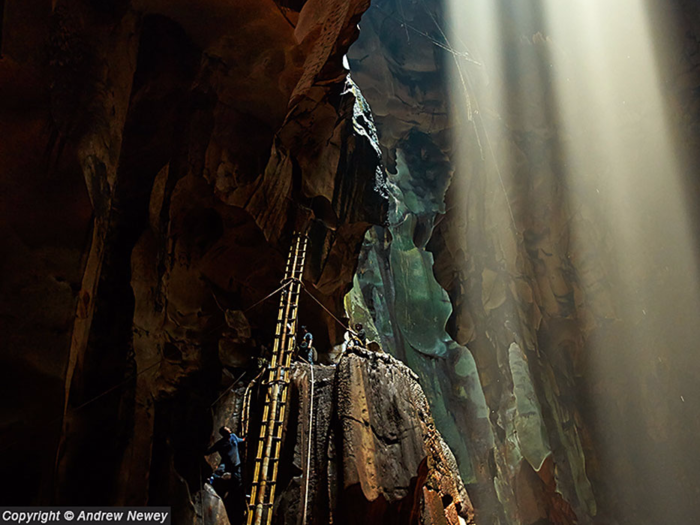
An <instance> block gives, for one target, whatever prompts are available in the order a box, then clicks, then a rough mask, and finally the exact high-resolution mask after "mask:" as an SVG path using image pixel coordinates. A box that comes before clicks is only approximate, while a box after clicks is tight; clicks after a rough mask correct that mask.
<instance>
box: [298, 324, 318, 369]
mask: <svg viewBox="0 0 700 525" xmlns="http://www.w3.org/2000/svg"><path fill="white" fill-rule="evenodd" d="M313 346H314V336H313V335H311V332H309V331H308V330H307V329H306V327H305V326H302V327H301V344H300V345H299V349H300V353H301V352H304V353H305V354H306V355H307V357H308V361H309V363H313V361H314V347H313Z"/></svg>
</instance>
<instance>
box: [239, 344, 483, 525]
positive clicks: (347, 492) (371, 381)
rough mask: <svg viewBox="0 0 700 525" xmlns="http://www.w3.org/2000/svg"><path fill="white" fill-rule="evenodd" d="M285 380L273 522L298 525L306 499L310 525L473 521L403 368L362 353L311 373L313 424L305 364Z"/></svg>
mask: <svg viewBox="0 0 700 525" xmlns="http://www.w3.org/2000/svg"><path fill="white" fill-rule="evenodd" d="M292 374H293V375H292V390H291V395H290V399H291V405H290V410H289V411H288V419H287V432H286V439H285V443H284V445H283V453H282V462H281V464H280V474H279V478H278V492H277V499H276V518H275V519H274V523H285V524H287V523H289V524H291V523H298V522H299V519H300V517H301V516H302V515H303V514H304V502H305V501H306V502H307V505H308V506H307V523H309V524H311V523H315V524H327V523H339V524H354V523H367V524H375V523H376V524H397V525H398V524H414V523H415V524H418V523H424V524H447V525H462V524H466V523H473V509H472V506H471V502H470V500H469V497H468V495H467V493H466V490H465V488H464V485H463V483H462V481H461V479H460V476H459V472H458V470H457V467H456V463H455V460H454V456H453V455H452V453H451V452H450V450H449V448H448V447H447V445H446V444H445V442H444V441H443V439H442V438H441V436H440V433H439V432H438V431H437V430H436V428H435V425H434V423H433V419H432V416H431V414H430V408H429V406H428V404H427V401H426V399H425V395H424V394H423V391H422V389H421V387H420V385H419V383H418V380H417V377H416V376H415V374H413V372H411V371H410V369H408V368H407V367H406V366H405V365H403V364H402V363H400V362H399V361H397V360H396V359H394V358H393V357H391V356H389V355H388V354H378V353H374V352H368V351H364V350H359V349H358V350H354V351H352V352H348V353H345V354H344V355H343V356H342V358H341V359H340V361H339V362H338V364H337V366H335V365H334V366H315V367H314V371H313V374H314V380H313V426H312V427H310V423H309V422H310V420H309V415H310V400H311V397H312V396H311V391H310V388H311V387H310V385H311V381H310V370H309V366H308V365H301V364H297V365H296V366H295V367H294V369H293V371H292ZM235 397H236V394H232V395H231V396H230V400H231V401H230V402H233V399H235ZM251 428H252V427H251ZM310 428H311V431H310ZM254 436H255V435H252V436H249V440H251V442H250V443H249V445H248V446H251V445H254ZM309 439H310V440H311V443H310V447H309ZM254 450H255V449H249V452H248V460H249V465H250V467H251V468H250V469H249V471H250V472H252V462H251V461H250V460H251V459H252V456H253V452H254ZM309 451H310V452H311V455H310V456H309V454H308V452H309ZM307 464H308V466H309V470H308V471H309V473H310V475H309V486H308V492H307V489H306V484H305V482H306V477H305V475H304V474H305V472H306V471H307Z"/></svg>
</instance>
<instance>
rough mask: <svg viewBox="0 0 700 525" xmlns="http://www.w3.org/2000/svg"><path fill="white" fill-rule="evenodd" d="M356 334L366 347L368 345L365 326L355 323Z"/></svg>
mask: <svg viewBox="0 0 700 525" xmlns="http://www.w3.org/2000/svg"><path fill="white" fill-rule="evenodd" d="M355 334H356V336H357V338H358V339H359V340H360V342H361V343H362V346H364V347H366V346H367V332H365V328H364V327H363V326H362V325H361V324H360V323H357V324H356V325H355Z"/></svg>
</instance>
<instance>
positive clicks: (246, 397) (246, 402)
mask: <svg viewBox="0 0 700 525" xmlns="http://www.w3.org/2000/svg"><path fill="white" fill-rule="evenodd" d="M265 372H267V368H263V369H262V370H261V371H260V373H259V374H258V375H257V376H255V378H254V379H253V380H252V381H251V382H250V383H248V386H247V387H245V393H244V394H243V421H242V424H241V427H242V429H243V435H244V436H247V435H248V425H249V423H250V400H251V389H252V387H253V385H255V384H257V382H258V380H259V379H260V376H262V375H263V374H264V373H265Z"/></svg>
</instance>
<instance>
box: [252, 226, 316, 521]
mask: <svg viewBox="0 0 700 525" xmlns="http://www.w3.org/2000/svg"><path fill="white" fill-rule="evenodd" d="M307 244H308V237H307V236H306V235H303V234H299V233H296V234H295V235H294V239H293V241H292V246H291V247H290V249H289V256H288V258H287V267H286V269H285V273H284V280H283V284H284V283H289V284H288V286H287V288H286V289H285V290H284V292H283V293H282V297H281V298H280V306H279V313H278V315H277V326H276V328H275V342H274V346H273V350H272V361H271V363H270V366H269V368H268V374H267V381H266V382H265V383H264V385H265V387H266V388H265V390H266V392H265V406H264V409H263V419H262V425H261V426H260V439H259V440H258V452H257V454H256V456H255V470H254V475H253V485H252V488H251V494H250V509H249V511H248V521H247V523H248V525H263V524H265V525H270V523H271V522H272V510H273V505H274V502H275V487H276V484H277V471H278V467H279V461H280V451H281V449H282V438H283V433H284V419H285V413H286V410H287V396H288V393H289V370H290V366H291V362H292V355H293V354H294V349H295V346H296V331H297V311H298V309H299V295H300V294H301V278H302V275H303V273H304V261H305V259H306V246H307Z"/></svg>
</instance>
